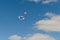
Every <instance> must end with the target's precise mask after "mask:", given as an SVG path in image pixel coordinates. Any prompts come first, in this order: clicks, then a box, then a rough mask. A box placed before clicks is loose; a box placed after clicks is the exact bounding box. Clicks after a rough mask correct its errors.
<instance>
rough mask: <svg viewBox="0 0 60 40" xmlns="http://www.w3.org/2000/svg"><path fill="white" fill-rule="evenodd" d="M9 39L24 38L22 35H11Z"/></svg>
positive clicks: (19, 39) (17, 39) (18, 39)
mask: <svg viewBox="0 0 60 40" xmlns="http://www.w3.org/2000/svg"><path fill="white" fill-rule="evenodd" d="M8 39H9V40H22V37H21V36H18V35H11V36H10V37H9V38H8Z"/></svg>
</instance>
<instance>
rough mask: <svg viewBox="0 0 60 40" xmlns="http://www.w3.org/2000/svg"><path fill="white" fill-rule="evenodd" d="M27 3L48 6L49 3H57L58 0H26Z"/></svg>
mask: <svg viewBox="0 0 60 40" xmlns="http://www.w3.org/2000/svg"><path fill="white" fill-rule="evenodd" d="M27 1H29V2H35V3H39V2H41V3H42V4H49V3H54V2H57V1H58V0H27Z"/></svg>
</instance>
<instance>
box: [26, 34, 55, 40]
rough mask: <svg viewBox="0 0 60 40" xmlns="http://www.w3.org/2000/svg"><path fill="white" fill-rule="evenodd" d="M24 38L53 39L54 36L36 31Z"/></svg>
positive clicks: (33, 39)
mask: <svg viewBox="0 0 60 40" xmlns="http://www.w3.org/2000/svg"><path fill="white" fill-rule="evenodd" d="M26 40H55V38H53V37H51V36H49V35H46V34H40V33H36V34H33V35H30V36H29V37H27V38H26Z"/></svg>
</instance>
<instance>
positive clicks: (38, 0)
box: [27, 0, 41, 3]
mask: <svg viewBox="0 0 60 40" xmlns="http://www.w3.org/2000/svg"><path fill="white" fill-rule="evenodd" d="M27 1H29V2H35V3H38V2H40V1H41V0H27Z"/></svg>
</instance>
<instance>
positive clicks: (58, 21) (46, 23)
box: [35, 12, 60, 32]
mask: <svg viewBox="0 0 60 40" xmlns="http://www.w3.org/2000/svg"><path fill="white" fill-rule="evenodd" d="M45 15H46V16H48V17H50V19H49V18H45V19H43V20H39V21H37V22H36V23H35V25H36V29H38V30H43V31H47V32H48V31H55V32H60V15H56V14H53V13H49V12H48V13H46V14H45Z"/></svg>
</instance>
